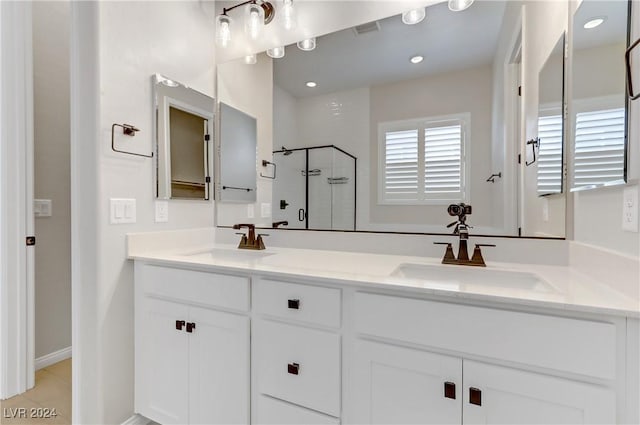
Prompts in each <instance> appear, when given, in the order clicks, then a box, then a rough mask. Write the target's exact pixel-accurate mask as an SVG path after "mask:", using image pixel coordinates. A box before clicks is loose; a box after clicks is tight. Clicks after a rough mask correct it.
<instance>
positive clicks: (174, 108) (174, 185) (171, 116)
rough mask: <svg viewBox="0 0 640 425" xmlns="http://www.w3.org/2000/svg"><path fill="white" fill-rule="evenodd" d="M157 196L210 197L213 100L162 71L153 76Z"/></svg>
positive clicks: (169, 197) (172, 197)
mask: <svg viewBox="0 0 640 425" xmlns="http://www.w3.org/2000/svg"><path fill="white" fill-rule="evenodd" d="M152 83H153V103H154V105H153V106H154V111H155V117H154V118H155V133H156V152H157V163H156V165H157V166H156V196H157V197H158V198H160V199H202V200H208V199H210V183H211V170H210V168H211V163H212V158H211V156H212V154H211V152H212V140H211V134H213V118H214V113H213V111H214V107H215V104H214V100H213V98H211V97H209V96H207V95H205V94H203V93H200V92H198V91H196V90H193V89H191V88H189V87H187V86H185V85H184V84H181V83H179V82H177V81H175V80H171V79H169V78H167V77H164V76H162V75H160V74H155V75H153V76H152Z"/></svg>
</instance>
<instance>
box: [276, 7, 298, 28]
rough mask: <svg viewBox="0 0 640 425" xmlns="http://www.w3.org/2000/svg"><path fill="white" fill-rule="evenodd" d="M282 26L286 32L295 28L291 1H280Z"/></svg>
mask: <svg viewBox="0 0 640 425" xmlns="http://www.w3.org/2000/svg"><path fill="white" fill-rule="evenodd" d="M280 13H281V15H282V26H283V27H284V29H286V30H287V31H291V30H293V29H295V28H296V26H297V23H298V22H297V19H296V9H295V8H294V7H293V0H282V10H281V11H280Z"/></svg>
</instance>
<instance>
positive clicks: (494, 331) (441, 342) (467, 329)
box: [355, 293, 616, 379]
mask: <svg viewBox="0 0 640 425" xmlns="http://www.w3.org/2000/svg"><path fill="white" fill-rule="evenodd" d="M355 322H356V331H357V332H359V333H362V334H369V335H374V336H379V337H384V338H390V339H394V340H399V341H406V342H411V343H416V344H422V345H426V346H431V347H437V348H442V349H447V350H454V351H458V352H461V353H470V354H475V355H479V356H486V357H490V358H494V359H500V360H507V361H513V362H518V363H523V364H527V365H532V366H540V367H544V368H549V369H555V370H559V371H564V372H570V373H577V374H581V375H587V376H593V377H596V378H602V379H614V378H615V372H616V326H615V325H614V324H612V323H604V322H596V321H588V320H579V319H570V318H564V317H555V316H546V315H542V314H532V313H521V312H513V311H504V310H497V309H491V308H483V307H473V306H464V305H456V304H448V303H442V302H435V301H426V300H418V299H411V298H400V297H392V296H386V295H376V294H367V293H357V294H356V299H355Z"/></svg>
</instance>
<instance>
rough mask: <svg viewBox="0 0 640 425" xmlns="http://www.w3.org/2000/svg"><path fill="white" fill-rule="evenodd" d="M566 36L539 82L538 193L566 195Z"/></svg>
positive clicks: (544, 69)
mask: <svg viewBox="0 0 640 425" xmlns="http://www.w3.org/2000/svg"><path fill="white" fill-rule="evenodd" d="M564 46H565V35H564V33H563V34H562V36H561V37H560V39H559V40H558V42H557V43H556V45H555V46H554V48H553V50H552V51H551V53H550V54H549V56H548V57H547V60H546V62H545V63H544V65H543V67H542V69H541V70H540V73H539V78H538V139H537V147H535V146H534V149H537V151H538V153H537V161H536V167H537V192H538V196H548V195H554V194H558V193H562V191H563V180H564V179H563V169H564V69H565V66H564V65H565V60H564V51H565V49H564Z"/></svg>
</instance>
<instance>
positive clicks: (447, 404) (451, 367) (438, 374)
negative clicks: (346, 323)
mask: <svg viewBox="0 0 640 425" xmlns="http://www.w3.org/2000/svg"><path fill="white" fill-rule="evenodd" d="M352 371H353V385H352V386H351V391H352V395H351V399H352V400H353V401H354V405H353V412H352V413H353V422H354V423H359V424H460V423H461V422H462V416H461V415H462V407H461V398H462V394H461V390H462V360H461V359H458V358H455V357H447V356H442V355H438V354H433V353H428V352H425V351H419V350H413V349H409V348H403V347H396V346H392V345H386V344H380V343H374V342H368V341H357V342H356V347H355V353H354V357H353V367H352ZM447 383H450V384H447ZM445 385H447V388H448V389H449V391H452V393H448V394H447V395H448V396H449V397H451V398H448V397H445ZM453 385H455V388H454V387H453ZM452 397H455V398H452Z"/></svg>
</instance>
